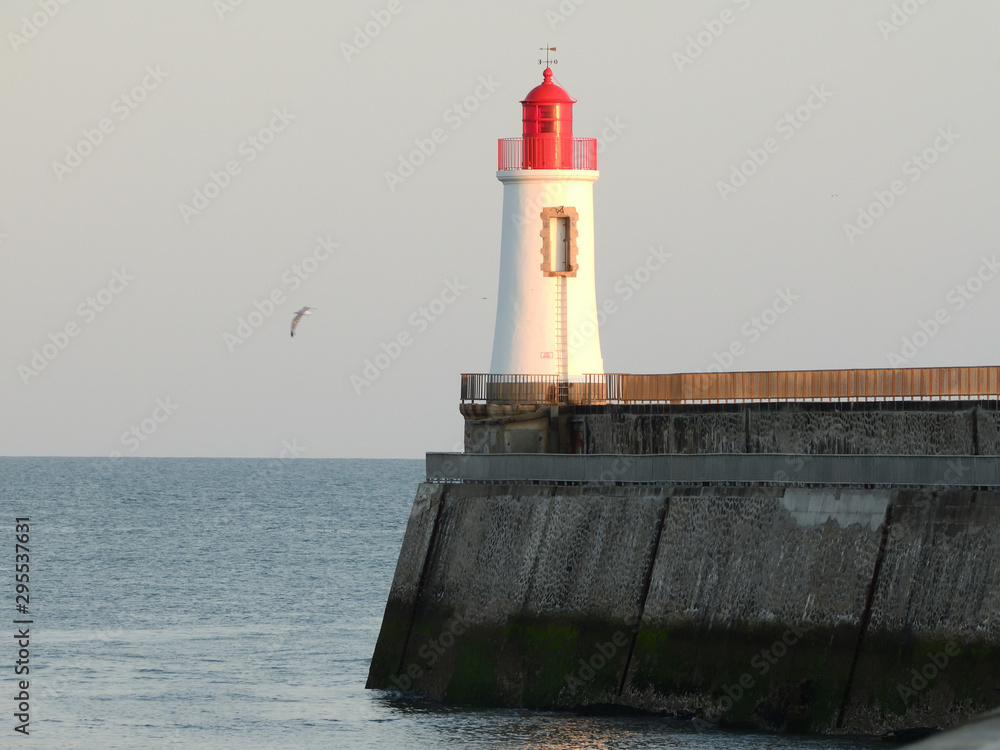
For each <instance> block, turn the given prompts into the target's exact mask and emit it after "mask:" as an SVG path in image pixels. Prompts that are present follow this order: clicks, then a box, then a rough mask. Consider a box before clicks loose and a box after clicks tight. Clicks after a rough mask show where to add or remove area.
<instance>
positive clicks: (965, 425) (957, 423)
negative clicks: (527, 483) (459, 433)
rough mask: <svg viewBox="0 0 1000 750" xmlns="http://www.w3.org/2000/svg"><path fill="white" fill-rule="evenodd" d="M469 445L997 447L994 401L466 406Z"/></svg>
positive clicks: (819, 449)
mask: <svg viewBox="0 0 1000 750" xmlns="http://www.w3.org/2000/svg"><path fill="white" fill-rule="evenodd" d="M463 413H464V414H465V416H466V426H465V451H466V452H467V453H511V452H513V453H527V452H538V453H586V454H602V453H605V454H607V453H622V454H658V453H668V454H673V453H805V454H840V455H873V454H896V455H926V456H934V455H965V456H968V455H997V454H1000V404H998V403H997V402H996V401H855V402H819V403H806V402H780V403H739V404H673V405H671V404H660V405H632V406H628V405H607V406H562V407H552V408H550V409H545V410H541V411H540V410H538V409H537V408H536V407H531V408H530V409H525V410H524V412H523V413H522V412H518V410H516V409H511V408H509V407H508V408H505V409H501V410H496V409H490V408H489V407H487V406H484V405H466V406H463Z"/></svg>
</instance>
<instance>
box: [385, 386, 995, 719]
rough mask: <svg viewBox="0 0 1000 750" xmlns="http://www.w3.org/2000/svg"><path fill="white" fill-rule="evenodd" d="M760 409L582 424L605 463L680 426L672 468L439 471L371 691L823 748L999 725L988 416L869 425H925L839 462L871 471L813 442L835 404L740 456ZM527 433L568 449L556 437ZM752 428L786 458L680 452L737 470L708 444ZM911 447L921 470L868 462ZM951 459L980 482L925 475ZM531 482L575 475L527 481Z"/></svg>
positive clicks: (461, 459)
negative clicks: (803, 738) (663, 721)
mask: <svg viewBox="0 0 1000 750" xmlns="http://www.w3.org/2000/svg"><path fill="white" fill-rule="evenodd" d="M766 406H769V405H726V406H725V407H710V408H708V409H704V410H702V411H699V409H698V408H690V409H689V411H688V413H687V414H683V415H682V414H679V412H678V411H677V410H669V411H671V413H670V414H667V415H663V414H660V415H651V416H650V415H646V416H643V415H641V414H636V413H632V414H628V413H625V414H624V418H622V417H623V415H622V414H613V413H610V412H609V411H607V410H605V413H600V411H599V410H598V411H597V412H595V413H594V414H593V415H581V414H580V413H579V411H577V412H576V413H575V414H574V415H572V417H571V418H572V419H577V420H579V419H581V417H582V418H583V420H584V422H583V425H584V428H585V430H586V431H587V435H588V437H587V439H588V440H590V441H592V445H594V446H601V445H605V444H606V443H607V442H615V441H621V440H626V441H630V440H633V437H621V436H622V435H626V436H634V438H635V439H638V440H640V441H642V440H645V438H643V437H642V436H643V435H646V436H649V435H660V436H663V435H664V434H666V433H669V432H670V431H669V429H667V428H664V429H663V430H661V429H660V428H661V427H663V420H667V421H670V420H672V421H673V423H674V425H675V427H674V428H673V433H672V434H674V435H675V436H676V435H677V434H678V429H677V428H676V425H677V422H678V419H679V418H680V417H683V420H684V421H685V424H686V425H687V426H686V427H685V428H684V431H683V432H684V434H686V435H689V436H690V438H691V439H690V440H686V441H676V440H675V441H674V442H673V443H670V442H669V441H666V442H664V443H658V442H656V441H654V440H645V444H647V445H649V446H650V447H651V448H653V449H654V450H655V449H659V450H660V451H662V448H663V446H664V445H667V446H668V447H669V446H671V445H672V446H674V448H675V451H676V452H675V453H673V454H670V453H662V452H657V453H655V454H654V453H653V451H649V452H647V453H645V454H642V453H641V452H633V453H632V454H624V455H618V456H596V455H594V456H586V455H579V456H553V455H549V456H539V455H534V456H532V455H522V456H518V455H468V456H448V455H447V454H443V455H432V456H429V457H428V476H429V477H433V478H434V479H435V480H436V481H433V482H428V483H425V484H423V485H421V486H420V488H419V490H418V492H417V497H416V500H415V502H414V505H413V509H412V513H411V516H410V521H409V524H408V527H407V532H406V536H405V539H404V542H403V547H402V550H401V552H400V558H399V562H398V564H397V569H396V574H395V578H394V581H393V584H392V589H391V591H390V594H389V599H388V602H387V606H386V612H385V618H384V620H383V624H382V631H381V633H380V636H379V640H378V644H377V646H376V649H375V654H374V657H373V660H372V665H371V672H370V675H369V680H368V687H372V688H385V689H399V690H414V691H417V692H419V693H421V694H424V695H427V696H429V697H431V698H434V699H437V700H441V701H443V702H446V703H454V704H470V705H481V706H519V707H529V708H546V709H548V708H567V709H569V708H576V707H583V706H589V707H593V706H597V705H612V706H619V707H631V708H636V709H642V710H648V711H652V712H658V713H668V714H672V715H677V716H682V717H699V718H702V719H705V720H708V721H713V722H719V723H721V724H724V725H735V726H747V727H757V728H762V729H768V730H775V731H807V732H823V733H864V734H883V733H886V732H892V731H900V730H905V729H908V728H918V727H935V726H937V727H949V726H953V725H955V724H956V723H958V722H960V721H962V720H964V719H968V718H971V717H974V716H976V715H978V714H980V713H982V712H984V711H987V710H990V709H992V708H994V707H995V706H996V705H997V704H998V703H1000V648H998V646H1000V564H998V561H997V551H998V550H1000V487H997V486H996V481H997V479H998V477H994V474H996V472H997V470H998V466H1000V458H998V457H997V456H996V455H983V453H982V451H983V449H984V448H986V447H988V446H992V443H987V442H984V441H986V440H992V437H989V436H990V435H992V433H991V432H989V427H987V428H986V429H984V428H983V425H992V424H993V422H992V421H991V420H992V419H993V414H994V413H995V406H991V405H989V404H987V405H985V406H984V405H983V404H980V403H969V402H951V403H949V402H935V403H933V404H931V405H930V406H929V407H927V408H921V407H920V405H918V404H913V405H908V406H907V408H904V409H898V410H889V409H868V410H861V411H863V412H864V413H863V417H862V419H863V420H866V421H867V422H868V423H869V424H875V425H878V424H880V423H881V424H885V422H886V420H884V419H883V417H884V416H885V413H886V412H889V411H892V412H893V416H890V418H889V421H892V420H898V419H899V418H900V417H899V415H900V414H902V415H903V417H902V419H905V420H910V421H912V422H913V425H912V429H910V428H907V430H908V431H907V432H906V435H907V436H908V437H907V438H906V440H903V439H901V438H898V433H895V432H893V431H892V430H888V431H882V428H881V427H878V428H877V429H876V428H873V429H872V430H871V431H870V432H869V433H867V434H876V433H877V434H880V435H882V436H883V437H881V438H879V440H878V441H874V440H873V439H870V438H868V437H865V436H864V435H859V434H858V433H857V431H856V430H855V431H852V430H847V431H846V432H845V438H844V440H843V441H841V442H839V443H837V445H838V446H841V449H842V448H843V447H851V446H860V445H862V444H864V445H868V446H870V447H871V448H872V449H873V450H869V451H868V452H867V453H865V452H864V451H858V453H859V454H864V455H862V456H861V459H860V460H861V462H860V463H859V462H858V460H856V459H858V457H857V456H854V457H852V456H851V455H846V454H844V453H831V452H824V450H823V445H825V444H821V443H820V441H819V440H818V436H819V435H821V434H822V433H823V430H822V429H821V428H820V426H817V422H819V423H825V424H827V425H829V424H832V423H834V422H837V421H838V420H842V419H843V418H844V414H843V412H844V411H845V409H843V406H842V405H839V404H827V405H823V406H825V407H826V408H817V405H815V404H808V405H802V404H796V405H790V406H793V407H803V406H808V407H810V408H808V409H805V408H791V409H788V410H784V411H783V410H781V409H774V410H773V411H774V412H775V414H772V415H770V416H771V417H774V416H777V417H779V419H778V420H777V421H778V422H780V423H781V424H783V426H779V427H775V426H773V425H774V422H775V420H774V419H772V420H771V425H772V426H770V427H767V428H763V427H758V428H754V429H751V431H750V435H751V440H750V441H749V443H748V441H747V434H748V433H747V429H746V425H747V423H748V421H749V422H750V423H751V424H756V425H758V426H760V425H763V424H765V422H766V417H765V416H764V415H762V413H761V412H762V411H764V409H763V407H766ZM770 406H773V405H770ZM588 408H594V407H588ZM984 413H987V414H986V416H985V417H984ZM734 415H735V416H734ZM803 415H805V416H803ZM873 415H874V416H873ZM720 416H721V417H722V418H721V419H719V417H720ZM640 418H642V419H653V420H661V421H660V422H659V423H656V424H655V425H651V424H650V423H648V422H647V423H646V426H643V427H636V426H634V425H632V426H629V427H628V428H627V429H619V428H615V429H613V430H608V431H607V432H606V433H604V434H606V435H618V436H619V437H597V435H599V434H601V433H600V430H599V429H598V426H599V423H600V421H601V420H604V421H605V422H607V423H608V424H616V423H617V424H620V425H621V424H627V423H629V422H630V421H632V422H634V421H635V420H637V419H640ZM538 419H543V420H545V421H546V427H545V429H546V430H549V428H550V427H551V426H552V424H553V422H552V420H554V423H555V433H556V435H557V436H558V433H559V419H560V414H558V413H552V412H550V413H549V414H548V415H541V416H540V417H538ZM741 419H742V421H743V430H742V433H741V434H742V436H743V443H742V447H743V448H744V449H745V448H746V447H747V446H748V445H751V446H752V445H756V444H757V443H755V442H754V439H753V435H754V434H757V435H760V436H765V435H773V438H772V442H771V443H769V444H768V445H772V444H773V445H778V446H780V447H785V448H791V449H792V450H795V451H796V452H794V453H785V454H763V453H756V454H754V453H753V451H750V452H749V453H748V452H740V451H733V452H730V453H729V454H727V455H719V454H718V453H717V452H713V451H703V452H701V453H698V452H695V451H692V452H691V453H682V452H681V451H678V450H676V449H677V447H678V446H681V445H687V446H690V445H699V446H704V445H706V444H711V441H710V440H709V441H708V443H706V440H707V437H706V436H709V435H715V436H716V437H714V438H712V440H716V441H718V440H720V439H721V440H722V444H724V445H726V446H728V447H729V448H730V450H731V449H732V448H733V447H736V446H735V443H734V442H733V441H732V440H730V438H728V437H721V438H720V437H719V436H725V435H730V436H732V435H736V434H738V433H739V432H740V431H739V430H738V428H737V427H736V426H732V427H728V428H726V429H725V430H723V429H717V428H716V427H711V428H709V427H708V425H709V424H719V423H720V422H721V423H728V422H730V421H733V422H736V421H739V420H741ZM880 420H882V421H881V422H880ZM521 421H522V422H523V421H524V420H521ZM976 423H978V427H976V426H975V425H976ZM509 424H518V422H513V423H509ZM539 424H541V423H539ZM580 424H581V422H579V421H578V422H577V425H578V426H579V425H580ZM699 425H700V426H699ZM921 425H922V426H921ZM962 425H965V426H966V427H967V429H964V428H962V429H959V428H960V427H961V426H962ZM477 426H478V425H472V426H471V427H470V432H471V431H474V429H475V428H476V427H477ZM507 429H508V425H507V424H504V423H500V424H499V425H495V426H494V430H493V433H492V434H494V435H501V436H502V435H503V432H504V430H507ZM514 429H525V428H523V427H516V428H514ZM574 429H575V428H574ZM963 429H964V431H963ZM827 434H828V435H829V434H830V432H829V430H828V431H827ZM564 435H565V431H564ZM659 439H660V438H658V440H659ZM865 441H867V442H865ZM716 444H719V443H716ZM899 444H902V445H903V446H904V447H906V448H907V449H908V450H910V451H912V453H911V454H910V455H903V456H886V455H878V453H885V452H888V450H889V449H891V448H892V447H894V446H896V445H899ZM874 448H878V449H879V450H877V451H876V450H874ZM931 448H933V451H932V450H931ZM970 448H971V449H972V450H969V449H970ZM803 449H805V450H803ZM921 449H926V450H927V453H929V454H937V455H932V456H930V457H928V456H927V454H924V455H923V457H921V453H920V450H921ZM974 451H975V452H977V453H978V455H975V454H973V452H974ZM849 452H850V451H848V453H849ZM710 453H711V454H712V455H708V454H710ZM751 454H753V455H751ZM948 454H951V455H950V457H949V458H948V459H947V460H951V461H953V462H954V461H957V462H959V465H960V466H965V465H966V464H968V465H969V466H975V467H976V468H975V469H969V470H962V471H959V472H953V474H952V475H951V476H950V477H947V478H946V477H945V475H944V473H943V472H944V469H943V467H944V466H945V465H946V464H941V466H936V462H939V461H944V460H945V456H948ZM970 454H971V455H970ZM532 461H535V462H536V463H537V462H538V461H542V462H545V461H549V462H555V463H557V464H559V465H560V466H562V469H560V471H563V470H564V469H565V467H566V466H567V465H570V463H572V462H575V463H572V465H573V466H576V467H577V468H576V469H574V470H573V471H576V472H577V473H575V474H574V473H572V472H571V473H570V474H560V475H553V474H550V475H547V476H545V477H543V478H537V477H532V476H530V473H531V471H534V469H532V468H531V466H532V464H531V462H532ZM614 461H618V462H619V464H618V469H617V470H614V468H613V462H614ZM768 461H772V462H773V461H778V462H780V464H781V466H780V467H779V468H781V469H784V471H783V472H782V474H781V475H779V472H778V471H775V468H776V467H775V466H770V465H767V462H768ZM824 461H826V462H827V463H826V464H824ZM864 461H868V462H869V465H868V468H867V469H865V468H864ZM560 462H561V463H560ZM567 462H570V463H567ZM671 462H673V463H671ZM699 462H701V463H699ZM713 462H714V463H713ZM760 462H764V463H760ZM681 464H684V465H685V466H686V467H687V468H686V469H684V470H685V471H687V472H689V473H688V474H678V473H676V472H677V471H679V470H678V469H677V468H676V467H677V466H680V465H681ZM800 464H801V465H800ZM539 465H541V464H539ZM647 465H648V466H654V467H655V466H660V467H661V468H660V469H659V470H660V471H661V472H662V471H667V472H668V473H667V474H662V473H661V474H660V475H656V474H655V473H644V472H646V469H644V468H643V467H644V466H647ZM827 465H829V466H833V465H838V466H840V467H841V469H839V470H838V471H841V472H846V474H847V475H846V477H845V476H844V474H843V473H840V474H838V473H837V472H836V471H832V470H829V469H828V468H824V466H827ZM664 466H666V467H667V468H666V469H663V467H664ZM817 466H819V468H818V469H817V468H816V467H817ZM900 466H902V467H903V470H900V469H899V467H900ZM581 467H582V468H581ZM706 467H708V469H711V471H713V472H715V473H714V474H712V475H699V474H698V472H699V471H702V472H704V471H707V470H708V469H706ZM762 467H763V468H762ZM796 467H798V468H797V469H796ZM859 467H860V468H859ZM894 467H895V468H894ZM609 470H610V473H608V472H609ZM649 471H650V472H652V471H653V470H652V469H650V470H649ZM755 471H756V472H758V473H756V474H755V473H754V472H755ZM855 471H861V472H862V474H860V475H858V476H854V475H852V474H851V472H855ZM900 471H902V473H900ZM463 472H464V473H463ZM672 472H673V473H672ZM760 472H763V473H760ZM894 472H895V473H894ZM838 477H840V478H841V479H843V481H838Z"/></svg>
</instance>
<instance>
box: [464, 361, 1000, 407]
mask: <svg viewBox="0 0 1000 750" xmlns="http://www.w3.org/2000/svg"><path fill="white" fill-rule="evenodd" d="M998 397H1000V367H998V366H989V367H922V368H907V369H876V370H799V371H772V372H717V373H716V372H695V373H690V372H686V373H671V374H666V375H628V374H620V373H605V374H601V375H584V376H582V377H581V378H580V379H579V380H574V381H572V382H568V383H567V382H565V381H560V378H559V377H558V376H557V375H492V374H474V375H462V402H463V403H489V404H582V405H586V404H636V403H639V404H642V403H646V404H665V403H685V402H689V403H697V402H717V401H722V402H725V401H878V400H903V399H934V398H937V399H971V398H998Z"/></svg>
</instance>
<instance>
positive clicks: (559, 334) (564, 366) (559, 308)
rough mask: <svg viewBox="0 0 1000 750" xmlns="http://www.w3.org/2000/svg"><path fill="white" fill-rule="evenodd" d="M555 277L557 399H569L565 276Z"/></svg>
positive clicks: (564, 400)
mask: <svg viewBox="0 0 1000 750" xmlns="http://www.w3.org/2000/svg"><path fill="white" fill-rule="evenodd" d="M555 279H556V315H555V325H556V330H555V334H556V336H555V338H556V352H555V354H556V374H557V375H558V376H559V401H560V402H566V401H568V400H569V382H568V381H569V350H568V348H567V341H566V339H567V331H566V323H567V321H566V319H567V317H568V316H567V311H566V277H565V276H562V275H559V276H556V277H555Z"/></svg>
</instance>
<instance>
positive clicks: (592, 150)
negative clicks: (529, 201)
mask: <svg viewBox="0 0 1000 750" xmlns="http://www.w3.org/2000/svg"><path fill="white" fill-rule="evenodd" d="M556 140H558V141H560V144H559V147H560V150H561V151H563V153H566V152H567V151H568V150H571V151H572V154H573V161H572V164H573V166H571V167H569V168H570V169H597V139H596V138H558V139H556ZM549 143H551V139H545V138H501V139H499V140H498V141H497V152H498V153H497V169H498V170H500V171H508V170H512V169H525V168H526V167H525V165H526V164H529V163H531V162H533V161H534V162H535V163H538V162H539V161H540V159H539V157H540V156H541V153H540V152H541V151H542V150H543V149H545V148H547V147H548V146H547V145H546V144H549ZM535 150H537V151H538V152H539V153H533V151H535Z"/></svg>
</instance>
